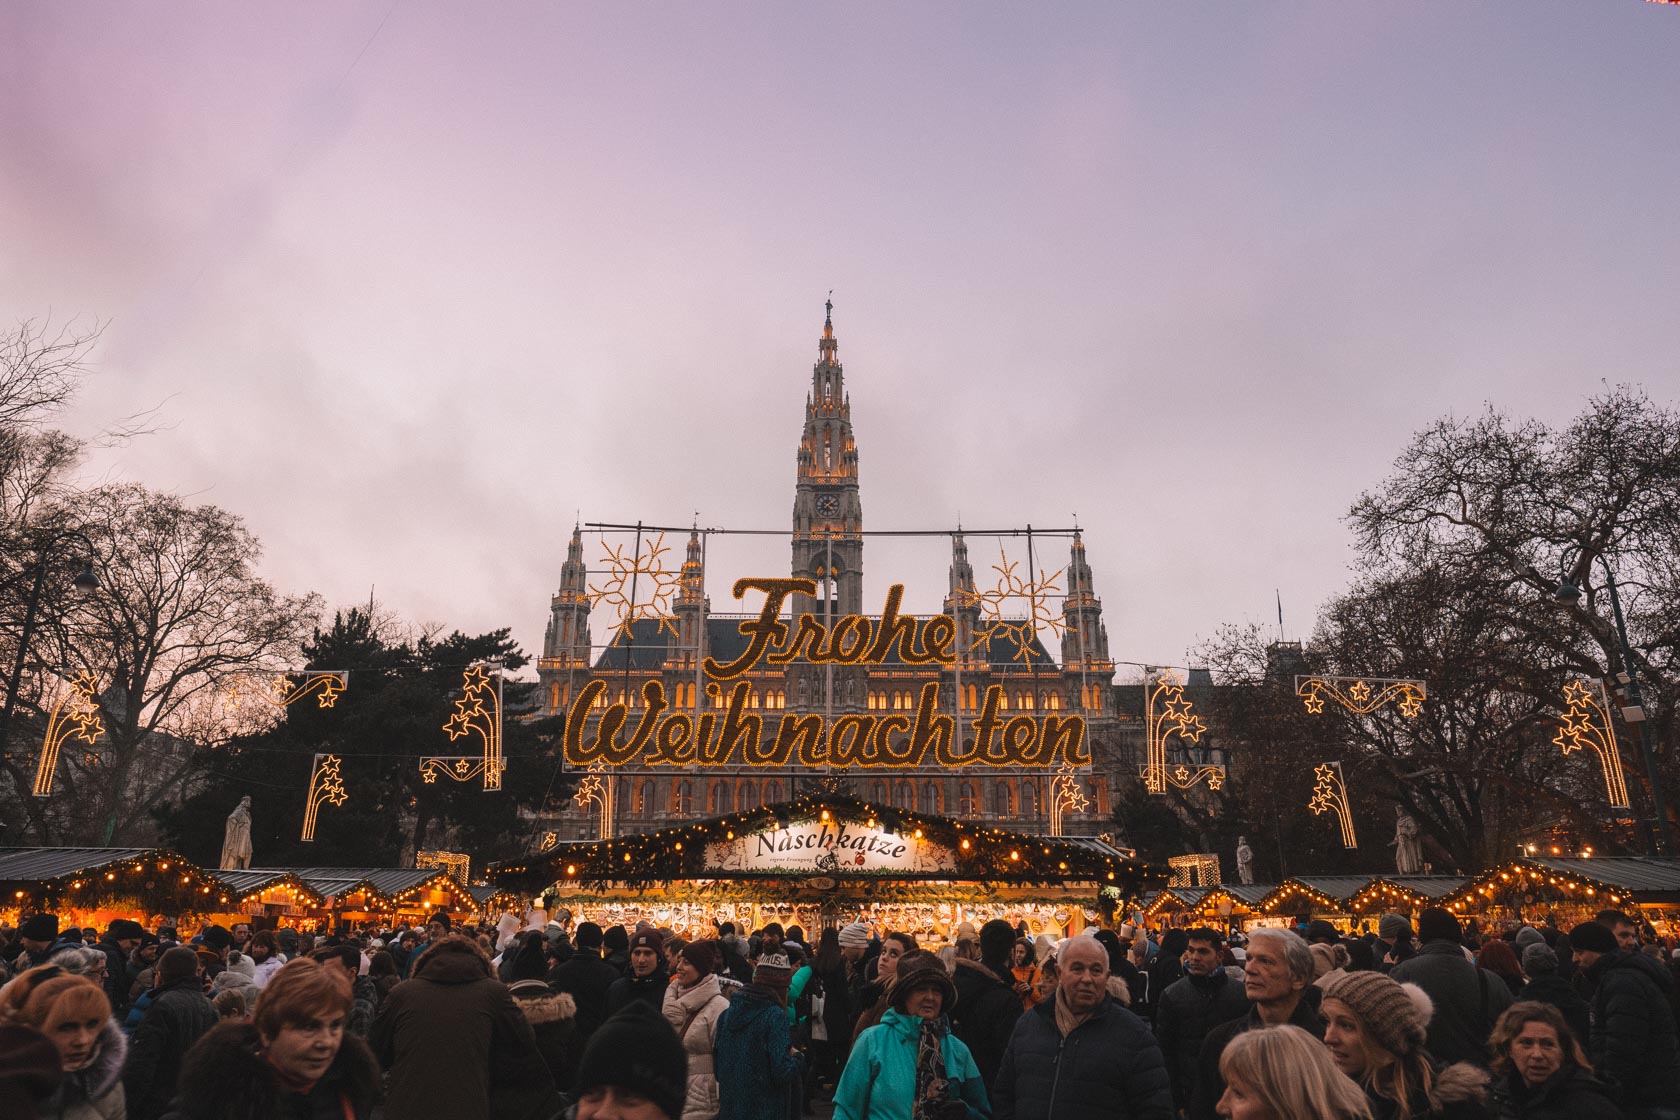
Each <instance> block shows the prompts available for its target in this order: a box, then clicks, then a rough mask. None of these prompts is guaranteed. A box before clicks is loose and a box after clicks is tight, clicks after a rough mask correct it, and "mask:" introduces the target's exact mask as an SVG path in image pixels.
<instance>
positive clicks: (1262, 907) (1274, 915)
mask: <svg viewBox="0 0 1680 1120" xmlns="http://www.w3.org/2000/svg"><path fill="white" fill-rule="evenodd" d="M1370 881H1371V879H1370V877H1369V876H1366V875H1300V876H1291V877H1289V878H1287V879H1285V880H1284V881H1283V882H1281V883H1279V884H1278V885H1277V886H1276V887H1273V888H1272V889H1271V890H1270V891H1268V892H1267V893H1266V895H1265V896H1264V897H1263V898H1261V899H1260V903H1259V906H1258V911H1259V913H1258V915H1257V916H1256V917H1255V918H1254V920H1253V921H1251V922H1250V923H1249V924H1250V925H1257V926H1289V925H1293V924H1294V922H1295V919H1296V918H1298V917H1301V916H1303V915H1304V916H1306V917H1307V918H1309V919H1311V918H1321V919H1323V920H1324V921H1327V922H1329V923H1330V924H1331V925H1333V926H1335V927H1336V928H1337V929H1339V930H1341V931H1342V932H1343V933H1349V932H1357V927H1356V925H1355V921H1356V919H1357V917H1358V915H1357V914H1356V913H1355V912H1354V909H1353V900H1354V899H1355V898H1356V897H1358V896H1359V894H1360V892H1361V891H1363V890H1364V889H1365V887H1366V886H1367V885H1368V884H1369V883H1370Z"/></svg>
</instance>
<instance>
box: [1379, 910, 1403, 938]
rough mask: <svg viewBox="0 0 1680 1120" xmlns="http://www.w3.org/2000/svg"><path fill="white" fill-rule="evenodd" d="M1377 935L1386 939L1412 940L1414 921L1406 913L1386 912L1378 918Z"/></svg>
mask: <svg viewBox="0 0 1680 1120" xmlns="http://www.w3.org/2000/svg"><path fill="white" fill-rule="evenodd" d="M1377 936H1378V937H1380V938H1382V939H1383V940H1384V941H1410V940H1411V937H1412V923H1411V922H1409V921H1407V920H1406V916H1405V915H1404V914H1384V915H1383V916H1382V917H1381V918H1378V919H1377Z"/></svg>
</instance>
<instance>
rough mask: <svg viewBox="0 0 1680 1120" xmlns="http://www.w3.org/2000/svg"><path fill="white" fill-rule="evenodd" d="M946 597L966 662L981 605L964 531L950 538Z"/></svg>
mask: <svg viewBox="0 0 1680 1120" xmlns="http://www.w3.org/2000/svg"><path fill="white" fill-rule="evenodd" d="M946 583H947V591H946V594H945V607H944V613H945V614H948V615H950V616H951V618H952V620H953V621H955V622H956V624H957V640H956V645H955V647H954V648H955V649H956V652H957V656H958V657H959V658H963V659H965V660H966V659H967V655H968V651H969V646H971V645H972V644H973V643H974V632H975V630H976V629H977V628H978V627H979V625H980V604H979V602H978V600H977V599H976V595H977V591H976V589H975V586H974V565H973V564H970V563H969V562H968V542H967V541H965V540H963V535H962V530H960V529H959V530H957V531H956V532H955V533H952V534H951V569H950V572H949V576H948V579H947V581H946Z"/></svg>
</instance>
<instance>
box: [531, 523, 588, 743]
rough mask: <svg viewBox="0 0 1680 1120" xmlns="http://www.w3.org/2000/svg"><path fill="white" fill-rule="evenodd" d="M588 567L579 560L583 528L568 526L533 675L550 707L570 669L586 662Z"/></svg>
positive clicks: (559, 700) (566, 687)
mask: <svg viewBox="0 0 1680 1120" xmlns="http://www.w3.org/2000/svg"><path fill="white" fill-rule="evenodd" d="M589 606H590V600H589V569H588V567H587V566H586V565H585V564H584V562H583V529H582V527H581V526H576V525H574V526H573V527H572V539H571V541H570V543H568V544H567V546H566V562H565V563H564V564H562V565H561V566H560V590H558V591H556V592H555V593H554V595H553V597H552V598H550V599H549V601H548V627H547V629H546V631H545V632H544V634H543V655H542V658H541V659H540V660H539V661H538V662H537V676H538V677H539V678H540V679H541V681H542V684H543V691H544V693H545V694H546V697H547V700H548V704H549V708H550V710H555V709H558V708H560V707H562V706H564V704H565V703H566V697H567V695H568V693H569V692H570V685H571V683H572V682H571V672H572V670H574V669H583V668H587V667H588V665H589V646H590V638H589Z"/></svg>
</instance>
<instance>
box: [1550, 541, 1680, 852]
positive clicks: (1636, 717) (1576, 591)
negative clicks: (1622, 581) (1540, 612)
mask: <svg viewBox="0 0 1680 1120" xmlns="http://www.w3.org/2000/svg"><path fill="white" fill-rule="evenodd" d="M1578 552H1579V549H1575V550H1573V551H1572V552H1565V553H1564V554H1563V564H1562V569H1561V571H1560V572H1559V573H1558V581H1557V584H1556V586H1555V587H1553V589H1552V598H1554V599H1556V600H1557V601H1558V602H1560V603H1563V604H1564V605H1565V606H1573V605H1575V604H1576V603H1578V602H1580V600H1581V589H1580V588H1579V587H1577V586H1576V585H1575V581H1574V580H1572V579H1570V578H1569V567H1570V564H1569V561H1570V557H1571V556H1572V555H1574V554H1576V553H1578ZM1598 562H1599V563H1600V564H1602V565H1604V577H1605V583H1606V586H1607V587H1608V588H1609V589H1610V613H1611V615H1612V617H1613V618H1614V619H1615V621H1616V638H1617V643H1618V645H1617V649H1616V656H1617V657H1618V658H1619V659H1620V660H1621V663H1622V670H1621V673H1620V674H1619V675H1618V680H1619V682H1620V683H1621V684H1622V685H1623V686H1624V688H1625V689H1626V695H1627V706H1626V707H1624V708H1623V709H1622V721H1623V722H1624V723H1626V724H1627V725H1628V729H1629V730H1630V731H1632V732H1633V738H1634V741H1635V742H1636V743H1637V744H1638V745H1639V755H1640V757H1641V758H1642V759H1644V761H1645V773H1646V776H1647V777H1648V778H1649V779H1650V782H1651V811H1652V812H1653V813H1654V814H1655V815H1656V825H1657V827H1656V832H1655V833H1654V834H1653V835H1652V836H1651V838H1650V842H1651V847H1652V849H1653V851H1652V855H1654V856H1656V857H1658V858H1660V859H1666V858H1668V854H1669V852H1671V851H1673V849H1674V845H1673V842H1672V841H1671V839H1670V837H1669V831H1668V809H1667V807H1666V806H1665V805H1664V803H1663V793H1662V776H1661V775H1660V774H1659V773H1658V772H1657V761H1656V758H1655V757H1654V756H1653V754H1652V752H1651V742H1650V740H1649V738H1647V737H1646V735H1645V703H1644V699H1643V697H1642V696H1641V695H1640V692H1639V676H1638V674H1637V673H1635V671H1634V667H1633V644H1632V643H1631V642H1629V641H1628V632H1627V623H1626V622H1625V621H1624V620H1623V618H1622V599H1621V595H1620V594H1618V593H1617V591H1616V573H1615V572H1614V571H1612V570H1611V568H1610V561H1609V560H1606V559H1605V558H1604V554H1603V553H1600V554H1599V555H1598ZM1587 570H1588V571H1589V572H1590V571H1591V570H1592V564H1591V563H1590V562H1589V563H1588V565H1587Z"/></svg>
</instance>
